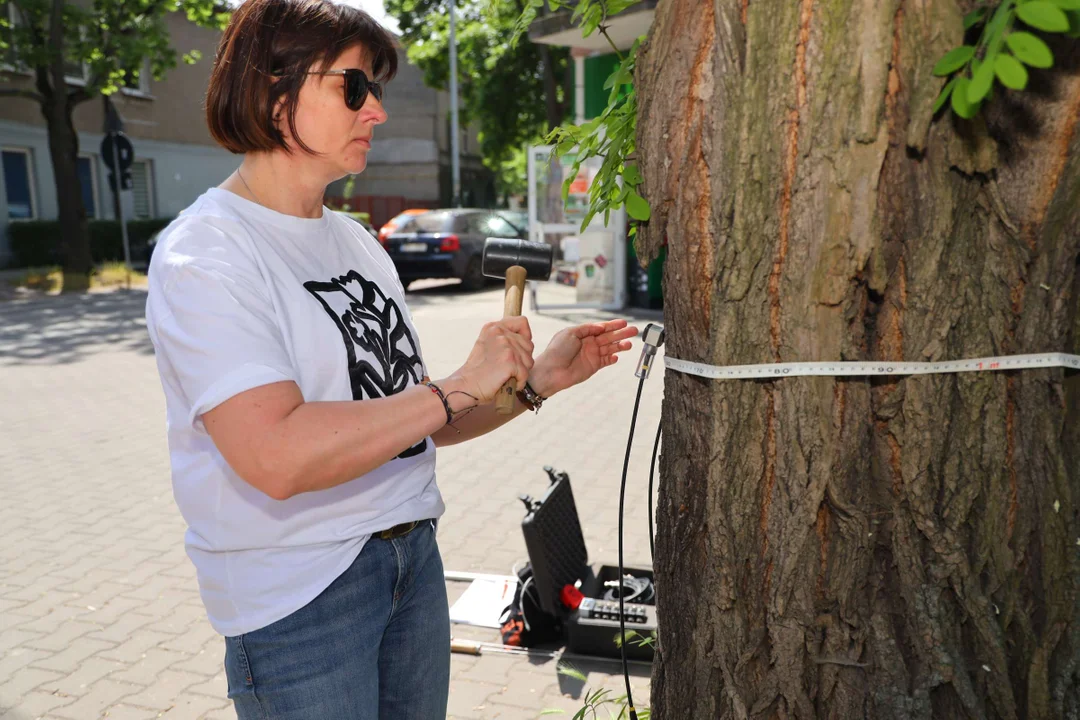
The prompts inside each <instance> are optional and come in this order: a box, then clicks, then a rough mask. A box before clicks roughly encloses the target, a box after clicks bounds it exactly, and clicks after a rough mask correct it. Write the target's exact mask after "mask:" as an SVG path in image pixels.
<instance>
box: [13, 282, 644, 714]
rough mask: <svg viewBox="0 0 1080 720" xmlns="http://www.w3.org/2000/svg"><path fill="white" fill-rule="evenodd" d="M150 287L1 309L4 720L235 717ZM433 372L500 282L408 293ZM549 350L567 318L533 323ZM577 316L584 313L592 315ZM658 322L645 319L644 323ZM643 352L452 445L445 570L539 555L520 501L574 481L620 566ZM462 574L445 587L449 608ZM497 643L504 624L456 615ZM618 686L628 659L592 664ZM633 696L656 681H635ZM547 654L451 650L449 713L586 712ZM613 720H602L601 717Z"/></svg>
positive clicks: (458, 347)
mask: <svg viewBox="0 0 1080 720" xmlns="http://www.w3.org/2000/svg"><path fill="white" fill-rule="evenodd" d="M144 302H145V295H143V294H142V293H139V292H132V293H123V292H117V293H101V294H92V295H84V296H78V297H61V298H44V299H37V300H32V301H27V302H24V301H12V302H7V303H0V397H2V398H3V399H4V402H3V403H2V404H0V497H2V498H3V502H0V718H2V719H3V720H31V719H32V718H38V717H45V718H53V719H55V718H70V719H72V720H87V719H93V718H99V717H108V718H110V720H115V719H116V718H122V719H127V718H154V717H165V718H184V719H187V718H190V719H192V720H195V719H197V718H234V717H235V715H234V714H233V713H232V710H231V707H230V703H229V702H228V700H227V698H226V695H225V692H226V688H225V681H224V675H223V673H222V671H221V661H222V654H223V649H222V645H221V641H220V638H218V637H217V636H216V635H215V634H214V632H213V630H212V629H211V628H210V626H209V624H208V623H207V622H206V619H205V616H204V614H203V609H202V605H201V603H200V601H199V597H198V591H197V587H196V584H195V577H194V572H193V570H192V567H191V564H190V562H189V561H188V559H187V557H186V556H185V554H184V551H183V546H182V534H183V523H182V520H181V518H180V515H179V512H178V511H177V509H176V505H175V503H174V502H173V498H172V493H171V487H170V485H169V479H168V478H169V471H168V456H167V450H166V446H165V437H164V413H163V400H162V395H161V388H160V384H159V382H158V379H157V374H156V370H155V367H154V359H153V355H152V348H151V346H150V343H149V340H148V338H147V336H146V331H145V325H144V323H143V321H142V313H143V303H144ZM409 303H410V308H411V311H412V313H413V316H414V319H415V321H416V324H417V327H418V329H419V332H420V339H421V343H422V345H423V352H424V356H425V359H426V361H427V363H428V365H429V369H430V371H431V373H432V375H433V376H435V377H438V376H440V375H445V374H448V373H449V372H451V371H453V370H454V369H456V367H457V366H458V365H459V364H460V362H461V361H462V360H463V359H464V358H465V357H466V355H467V352H468V350H469V349H470V347H471V345H472V341H473V340H474V339H475V336H476V333H477V331H478V329H479V327H480V325H481V324H482V323H483V322H486V321H489V320H491V319H494V318H497V317H498V316H499V315H500V314H501V309H502V302H501V291H499V290H497V289H496V290H492V291H489V292H483V293H478V294H473V295H461V294H458V293H457V292H456V289H448V288H446V287H445V286H444V287H429V288H427V289H422V290H420V291H419V292H416V293H410V295H409ZM531 320H532V326H533V330H534V335H535V337H536V340H537V343H536V344H537V347H538V349H539V348H542V347H544V345H545V344H546V340H547V338H550V336H551V335H553V334H554V333H555V332H557V331H558V330H559V329H561V328H563V327H566V326H568V325H569V322H568V321H567V320H566V319H564V318H554V317H536V316H532V317H531ZM581 321H584V319H582V320H581ZM640 324H641V325H643V324H644V323H640ZM639 347H640V344H639V343H635V349H634V351H632V353H629V354H628V355H627V356H626V357H624V358H623V359H622V361H621V362H620V363H619V364H618V365H616V366H615V367H614V368H612V369H609V370H608V371H606V372H605V373H603V374H602V375H601V376H598V377H597V378H595V379H594V380H593V381H592V382H591V383H590V384H589V385H588V386H585V387H581V388H576V389H574V390H572V391H570V392H568V393H567V394H565V395H563V396H559V397H556V398H554V399H552V400H551V401H550V402H549V403H548V404H546V405H545V406H544V408H543V409H542V410H541V412H540V413H539V415H538V416H535V417H532V416H527V417H523V418H521V419H519V420H517V421H515V422H514V423H513V424H512V425H510V426H508V427H507V428H504V429H503V430H501V431H500V432H497V433H494V434H493V435H491V436H488V437H485V438H481V439H479V440H476V441H474V442H471V443H468V444H466V445H463V446H457V447H451V448H446V449H443V450H440V451H439V460H438V478H439V485H440V487H441V489H442V491H443V494H444V496H445V499H446V503H447V513H446V515H445V516H444V517H443V519H442V521H441V524H440V527H439V544H440V547H441V549H442V553H443V558H444V563H445V566H446V568H447V570H448V571H471V572H483V573H493V574H503V575H505V574H509V573H510V571H511V568H512V567H513V565H514V564H515V563H518V562H520V561H523V560H524V559H526V553H525V547H524V541H523V538H522V534H521V527H520V522H521V518H522V516H523V512H524V510H523V508H522V505H521V503H520V502H519V501H518V500H517V496H518V495H519V494H520V493H530V494H533V495H538V494H540V493H542V492H543V489H544V488H545V487H546V485H547V482H548V481H547V477H546V475H545V474H544V472H543V471H542V467H543V466H544V465H553V466H555V467H556V468H558V469H563V470H566V471H567V472H568V473H569V474H570V476H571V478H572V482H573V485H574V493H575V497H576V500H577V504H578V508H579V512H580V514H581V521H582V525H583V529H584V533H585V540H586V544H587V547H588V550H589V558H590V561H591V562H593V563H596V562H600V561H606V562H611V563H613V562H614V561H615V559H616V542H617V538H616V527H617V520H618V518H617V510H618V487H619V476H620V471H621V467H622V458H623V453H624V451H625V442H626V434H627V431H628V429H629V420H630V412H631V409H632V406H633V399H634V391H635V390H636V380H635V379H634V377H633V369H634V364H635V362H636V360H637V352H638V349H639ZM662 392H663V368H662V365H660V366H657V367H656V369H655V370H654V374H653V377H652V379H651V380H650V381H649V382H648V383H646V386H645V392H644V395H643V399H642V408H641V412H640V416H639V425H638V434H637V442H636V443H635V450H634V454H633V457H632V461H631V472H630V477H629V482H628V496H627V520H626V527H627V538H626V562H627V564H648V561H649V547H648V537H647V532H646V515H645V513H646V498H645V495H646V488H647V483H648V463H649V460H650V456H651V450H652V447H651V446H652V437H653V433H654V432H655V428H656V422H657V420H658V418H659V411H660V398H661V396H662ZM465 587H466V584H465V583H459V582H451V583H448V590H449V592H450V593H451V602H453V600H454V599H455V598H456V597H457V595H458V594H460V593H461V592H462V591H464V589H465ZM454 629H455V635H457V636H460V637H467V638H473V639H478V640H485V641H491V642H494V641H496V640H497V633H496V632H495V631H494V630H487V629H482V628H470V627H463V626H455V628H454ZM578 668H579V669H580V670H582V671H584V672H586V674H587V676H588V682H587V689H596V688H599V687H606V688H610V689H612V690H613V691H614V693H615V694H616V695H620V694H622V693H623V692H624V690H623V689H622V677H621V671H620V668H619V666H618V664H617V663H614V664H612V663H596V664H590V665H588V666H584V665H578ZM633 680H634V689H635V699H636V700H637V704H638V706H639V707H640V706H643V705H647V699H648V677H647V673H646V674H645V675H642V674H640V673H639V674H638V675H637V676H636V677H634V678H633ZM584 692H585V690H584V689H583V687H582V684H581V683H580V682H578V681H576V680H573V679H571V678H568V677H564V676H561V675H559V674H558V673H557V670H556V663H555V662H554V661H552V660H548V661H546V662H540V661H535V660H532V661H530V660H529V659H527V658H518V657H507V656H500V655H484V656H481V657H473V656H466V655H454V657H453V666H452V681H451V694H450V711H449V712H450V716H451V717H455V718H485V719H486V718H535V717H537V716H539V715H540V713H541V712H542V711H544V710H545V709H549V708H559V709H564V710H567V711H568V713H567V715H566V717H571V716H572V715H573V713H574V712H576V710H577V709H579V708H580V707H581V698H582V697H583V696H584ZM601 717H604V715H603V714H601Z"/></svg>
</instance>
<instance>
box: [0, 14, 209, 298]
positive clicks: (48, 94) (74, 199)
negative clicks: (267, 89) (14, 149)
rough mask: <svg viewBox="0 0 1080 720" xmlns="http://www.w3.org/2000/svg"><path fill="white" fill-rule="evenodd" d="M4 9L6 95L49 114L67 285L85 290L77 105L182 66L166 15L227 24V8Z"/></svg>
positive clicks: (0, 40)
mask: <svg viewBox="0 0 1080 720" xmlns="http://www.w3.org/2000/svg"><path fill="white" fill-rule="evenodd" d="M0 7H3V8H4V10H5V14H4V17H2V18H0V30H2V32H0V50H2V51H3V53H4V64H5V65H6V66H7V68H10V69H6V70H3V71H2V73H0V97H17V98H23V99H26V100H30V101H33V102H36V103H37V104H38V105H39V106H40V107H41V113H42V115H44V116H45V121H46V126H47V128H48V135H49V155H50V158H51V160H52V167H53V174H54V176H55V178H56V196H57V201H58V203H59V208H60V227H61V232H62V241H61V262H62V266H63V270H64V283H63V287H64V289H65V290H80V289H85V288H86V287H87V285H88V283H89V277H90V272H91V270H92V269H93V261H92V259H91V256H90V236H89V232H88V229H87V223H86V208H85V207H84V206H83V201H82V192H81V190H80V186H79V177H78V173H77V157H78V154H79V138H78V134H77V133H76V131H75V125H74V122H73V119H72V117H73V114H74V111H75V108H76V107H77V106H78V105H79V104H80V103H84V102H86V101H88V100H91V99H93V98H95V97H98V96H100V95H111V94H113V93H115V92H117V91H119V89H120V88H121V87H123V86H124V85H125V84H136V85H137V83H138V78H139V76H140V74H141V73H142V72H144V68H145V67H147V66H148V67H149V71H150V73H151V74H152V75H153V77H154V78H155V79H157V80H160V79H161V78H162V77H163V76H164V75H165V73H166V72H167V71H168V70H170V69H171V68H173V67H175V66H176V64H177V59H178V53H177V51H176V50H175V49H174V48H173V47H172V46H171V45H170V42H169V33H168V30H167V28H166V24H165V20H166V14H167V13H170V12H177V11H183V12H185V13H186V14H187V17H188V19H189V20H191V21H192V22H195V23H198V24H200V25H204V26H209V27H218V28H221V27H224V23H225V22H226V20H227V19H228V14H227V11H226V10H225V9H224V8H222V7H221V6H220V5H218V4H217V3H216V2H214V0H95V2H94V3H93V4H90V5H86V6H83V5H76V4H72V3H68V2H64V1H63V0H8V3H6V4H3V5H0ZM9 10H10V14H8V13H7V11H9ZM198 58H199V54H198V53H197V51H196V52H192V53H188V54H185V55H184V56H183V59H184V61H185V62H188V63H194V62H196V61H197V60H198ZM71 68H75V69H76V72H78V73H79V74H80V75H84V77H83V79H84V80H85V83H82V82H80V83H79V84H72V83H70V82H69V81H68V76H69V75H71V74H72V70H71ZM80 70H81V72H80ZM27 74H29V75H30V77H29V78H27V77H26V76H27Z"/></svg>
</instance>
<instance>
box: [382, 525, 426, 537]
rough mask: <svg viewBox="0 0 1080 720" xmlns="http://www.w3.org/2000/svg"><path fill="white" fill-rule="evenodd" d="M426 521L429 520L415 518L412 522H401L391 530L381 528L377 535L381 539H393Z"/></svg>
mask: <svg viewBox="0 0 1080 720" xmlns="http://www.w3.org/2000/svg"><path fill="white" fill-rule="evenodd" d="M425 522H427V521H426V520H413V521H412V522H407V523H401V524H400V525H395V526H394V527H392V528H390V529H389V530H380V531H379V532H377V533H375V537H377V538H379V539H380V540H393V539H394V538H399V537H401V536H402V535H408V534H409V533H411V532H412V531H413V530H415V529H416V528H418V527H419V526H420V525H421V524H422V523H425Z"/></svg>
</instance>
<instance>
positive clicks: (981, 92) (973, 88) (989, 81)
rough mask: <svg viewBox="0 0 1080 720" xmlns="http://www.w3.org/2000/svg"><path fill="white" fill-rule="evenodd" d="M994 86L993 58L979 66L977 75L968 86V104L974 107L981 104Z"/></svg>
mask: <svg viewBox="0 0 1080 720" xmlns="http://www.w3.org/2000/svg"><path fill="white" fill-rule="evenodd" d="M993 86H994V63H993V58H987V59H986V62H984V63H982V64H981V65H979V68H978V69H977V70H976V71H975V75H974V76H973V77H972V78H971V83H970V84H969V85H968V90H967V96H968V102H969V103H971V104H972V105H975V104H977V103H979V102H980V101H981V100H982V99H983V98H985V97H986V96H987V95H989V94H990V88H992V87H993Z"/></svg>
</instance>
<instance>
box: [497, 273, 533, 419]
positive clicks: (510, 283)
mask: <svg viewBox="0 0 1080 720" xmlns="http://www.w3.org/2000/svg"><path fill="white" fill-rule="evenodd" d="M525 276H526V272H525V268H523V267H521V266H520V265H512V266H511V267H510V268H509V269H508V270H507V271H506V296H505V297H504V298H503V317H504V318H508V317H517V316H518V315H521V302H522V299H523V298H524V297H525ZM516 404H517V388H516V387H514V381H513V380H510V381H509V382H507V383H506V385H504V386H503V389H502V390H500V391H499V396H498V397H496V398H495V410H496V412H498V413H499V414H500V415H509V414H510V413H512V412H514V406H515V405H516Z"/></svg>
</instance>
